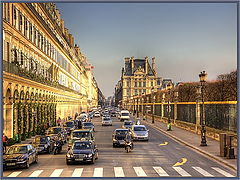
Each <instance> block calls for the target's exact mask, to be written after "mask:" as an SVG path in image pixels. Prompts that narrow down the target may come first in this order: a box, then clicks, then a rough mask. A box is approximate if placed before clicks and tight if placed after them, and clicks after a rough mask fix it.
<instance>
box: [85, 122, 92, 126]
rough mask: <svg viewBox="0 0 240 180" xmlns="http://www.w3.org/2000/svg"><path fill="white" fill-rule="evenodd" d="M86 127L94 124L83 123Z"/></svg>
mask: <svg viewBox="0 0 240 180" xmlns="http://www.w3.org/2000/svg"><path fill="white" fill-rule="evenodd" d="M83 125H84V126H92V125H93V124H92V123H83Z"/></svg>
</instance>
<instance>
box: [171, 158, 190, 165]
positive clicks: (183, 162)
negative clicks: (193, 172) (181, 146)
mask: <svg viewBox="0 0 240 180" xmlns="http://www.w3.org/2000/svg"><path fill="white" fill-rule="evenodd" d="M186 162H187V158H182V162H177V163H176V164H174V165H173V167H176V166H181V165H183V164H185V163H186Z"/></svg>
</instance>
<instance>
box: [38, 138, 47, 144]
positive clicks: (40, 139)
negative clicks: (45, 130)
mask: <svg viewBox="0 0 240 180" xmlns="http://www.w3.org/2000/svg"><path fill="white" fill-rule="evenodd" d="M35 142H37V143H40V144H46V143H47V137H36V138H35Z"/></svg>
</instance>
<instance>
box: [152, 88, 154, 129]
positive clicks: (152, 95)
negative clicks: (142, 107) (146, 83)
mask: <svg viewBox="0 0 240 180" xmlns="http://www.w3.org/2000/svg"><path fill="white" fill-rule="evenodd" d="M151 97H152V124H154V112H153V111H154V95H153V92H152V95H151Z"/></svg>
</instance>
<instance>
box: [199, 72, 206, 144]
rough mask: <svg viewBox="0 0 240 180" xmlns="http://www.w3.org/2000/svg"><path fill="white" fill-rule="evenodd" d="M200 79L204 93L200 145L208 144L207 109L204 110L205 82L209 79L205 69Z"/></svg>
mask: <svg viewBox="0 0 240 180" xmlns="http://www.w3.org/2000/svg"><path fill="white" fill-rule="evenodd" d="M199 80H200V87H201V95H202V111H201V116H200V118H201V119H200V121H201V126H202V130H201V144H200V146H207V140H206V127H205V124H206V122H205V111H204V89H205V82H206V80H207V73H206V72H205V71H203V72H201V73H200V74H199Z"/></svg>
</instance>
